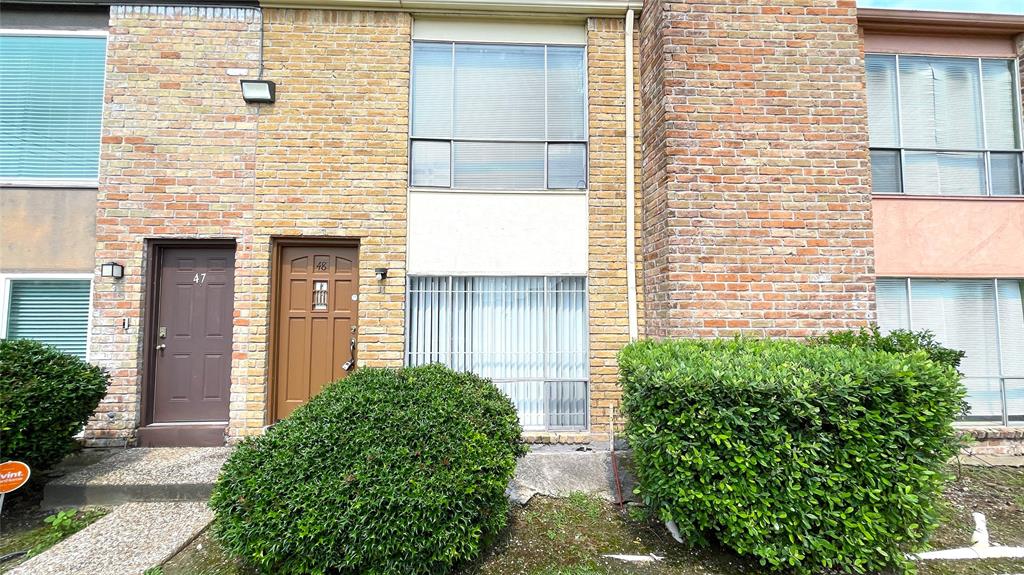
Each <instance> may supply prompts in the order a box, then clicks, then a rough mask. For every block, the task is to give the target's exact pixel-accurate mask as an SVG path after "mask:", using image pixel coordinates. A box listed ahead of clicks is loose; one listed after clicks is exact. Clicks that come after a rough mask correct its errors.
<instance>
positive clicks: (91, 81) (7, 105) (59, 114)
mask: <svg viewBox="0 0 1024 575" xmlns="http://www.w3.org/2000/svg"><path fill="white" fill-rule="evenodd" d="M105 50H106V38H88V37H80V36H74V37H71V36H68V37H56V36H3V35H0V118H2V119H3V121H0V178H3V179H7V180H18V179H26V180H29V179H69V180H95V179H96V177H97V173H98V170H99V153H100V119H101V116H102V111H103V66H104V56H105Z"/></svg>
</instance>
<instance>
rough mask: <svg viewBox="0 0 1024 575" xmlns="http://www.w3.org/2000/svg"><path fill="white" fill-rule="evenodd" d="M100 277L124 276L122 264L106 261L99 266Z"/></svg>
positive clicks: (119, 277) (118, 277)
mask: <svg viewBox="0 0 1024 575" xmlns="http://www.w3.org/2000/svg"><path fill="white" fill-rule="evenodd" d="M100 277H104V278H114V279H116V280H119V279H121V278H123V277H124V266H123V265H121V264H119V263H117V262H107V263H105V264H102V265H101V266H100Z"/></svg>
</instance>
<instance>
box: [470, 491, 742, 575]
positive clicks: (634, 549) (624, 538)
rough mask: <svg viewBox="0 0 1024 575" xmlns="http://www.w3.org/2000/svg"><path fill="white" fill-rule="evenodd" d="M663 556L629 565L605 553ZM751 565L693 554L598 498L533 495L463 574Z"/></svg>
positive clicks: (686, 574)
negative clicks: (559, 497) (495, 542)
mask: <svg viewBox="0 0 1024 575" xmlns="http://www.w3.org/2000/svg"><path fill="white" fill-rule="evenodd" d="M652 553H653V554H655V555H657V556H659V557H664V558H665V560H664V561H658V562H653V563H628V562H623V561H620V560H617V559H610V558H605V557H602V555H605V554H626V555H649V554H652ZM753 567H754V564H752V563H750V562H749V561H745V560H742V559H739V558H737V557H736V556H735V555H733V554H731V553H728V552H725V551H722V550H717V549H708V550H691V549H689V548H687V547H685V546H682V545H679V544H677V543H676V542H675V541H673V540H672V538H671V537H670V536H669V534H668V532H667V531H665V529H664V527H662V526H660V525H658V524H656V523H653V522H650V521H647V520H646V519H644V518H643V516H642V513H638V512H624V511H620V510H619V509H618V508H617V507H615V506H614V505H611V504H609V503H607V502H605V501H603V500H601V499H597V498H593V497H589V496H586V495H583V494H573V495H571V496H570V497H569V498H567V499H551V498H547V497H534V499H533V500H532V501H531V502H530V504H529V505H528V506H526V507H524V508H520V509H516V510H515V511H514V512H513V514H512V519H511V523H510V525H509V528H508V529H507V530H506V531H505V533H503V534H502V536H501V538H500V539H499V541H498V543H497V544H496V545H495V546H494V547H493V548H492V549H491V551H490V552H489V553H488V554H487V555H486V556H484V557H483V558H482V559H481V560H480V561H478V562H477V564H475V565H472V566H470V567H468V568H467V569H465V570H464V573H465V574H466V575H596V574H615V575H618V574H623V575H627V574H634V573H637V574H639V573H644V574H647V573H649V574H652V575H691V574H697V573H700V574H706V575H712V574H714V575H733V574H737V575H738V574H742V573H752V572H755V573H756V572H757V571H756V570H753V571H752V569H753Z"/></svg>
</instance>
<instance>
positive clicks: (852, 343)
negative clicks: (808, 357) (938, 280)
mask: <svg viewBox="0 0 1024 575" xmlns="http://www.w3.org/2000/svg"><path fill="white" fill-rule="evenodd" d="M811 341H812V342H813V343H818V344H825V345H839V346H842V347H859V348H863V349H877V350H879V351H888V352H889V353H909V352H913V351H916V350H918V349H920V350H923V351H924V352H925V353H927V354H928V357H930V358H931V360H932V361H937V362H939V363H944V364H946V365H949V366H950V367H952V368H953V369H958V368H959V367H960V361H961V360H962V359H963V358H964V355H966V354H965V353H964V352H962V351H960V350H959V349H952V348H948V347H943V346H942V345H941V344H939V342H937V341H935V336H934V335H933V334H932V332H930V331H909V330H905V329H897V330H893V331H891V332H889V333H888V334H885V335H883V334H882V332H881V330H879V329H878V326H877V325H873V326H871V327H870V328H862V329H861V330H859V331H833V332H829V333H827V334H826V335H823V336H821V337H816V338H812V339H811Z"/></svg>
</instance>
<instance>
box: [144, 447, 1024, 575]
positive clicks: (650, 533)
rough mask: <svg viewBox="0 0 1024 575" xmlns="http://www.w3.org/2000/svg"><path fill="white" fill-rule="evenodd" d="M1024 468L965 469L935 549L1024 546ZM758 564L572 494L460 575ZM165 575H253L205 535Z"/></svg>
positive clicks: (1003, 565) (941, 572)
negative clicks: (980, 526)
mask: <svg viewBox="0 0 1024 575" xmlns="http://www.w3.org/2000/svg"><path fill="white" fill-rule="evenodd" d="M1022 500H1024V468H1008V467H999V468H980V467H964V468H963V469H962V472H961V474H960V476H959V478H958V479H957V480H956V481H955V482H953V483H952V484H950V486H949V488H948V489H947V492H946V503H945V507H944V509H943V525H942V527H941V528H940V529H939V530H938V531H937V532H936V534H935V536H934V537H933V540H932V547H933V548H938V549H945V548H951V547H963V546H966V545H968V544H969V542H970V536H971V532H972V531H973V529H974V523H973V520H972V519H971V512H972V511H980V512H982V513H985V515H986V517H987V518H988V525H989V532H990V537H991V540H992V542H993V543H998V544H1001V545H1024V506H1022V505H1021V504H1022V502H1024V501H1022ZM612 553H615V554H630V555H647V554H651V553H653V554H655V555H658V556H661V557H665V560H664V561H659V562H655V563H626V562H622V561H619V560H615V559H608V558H604V557H602V555H604V554H612ZM919 569H920V573H921V575H1006V574H1013V573H1024V560H1012V559H1009V560H1008V559H999V560H985V561H922V562H920V563H919ZM763 572H764V571H763V569H762V568H761V567H760V566H759V565H758V564H757V563H755V562H751V561H748V560H744V559H741V558H739V557H736V556H735V555H734V554H732V553H731V552H729V551H727V550H722V549H717V548H710V549H692V548H689V547H687V546H685V545H679V544H677V543H676V542H675V541H673V540H672V538H671V537H670V536H669V534H668V533H667V532H666V531H665V529H664V527H663V526H661V525H660V524H658V523H656V522H652V521H649V520H648V519H647V518H646V517H645V513H644V510H643V509H642V508H638V507H630V508H627V509H626V510H620V509H619V508H618V507H616V506H614V505H612V504H609V503H607V502H605V501H603V500H601V499H597V498H594V497H590V496H587V495H585V494H582V493H574V494H573V495H571V496H570V497H568V498H566V499H552V498H547V497H535V498H534V499H533V500H532V501H531V502H530V504H529V505H527V506H525V507H518V508H516V509H515V510H514V511H513V513H512V517H511V518H510V524H509V527H508V528H507V529H506V530H505V531H504V532H503V533H502V534H501V535H500V536H499V538H498V541H497V542H496V543H495V545H494V546H493V547H492V548H491V550H490V551H489V552H488V553H487V554H486V555H485V556H484V557H482V558H481V559H480V560H479V561H477V562H476V563H474V564H473V565H469V566H467V567H466V568H465V569H463V570H462V572H461V575H698V574H700V575H740V574H744V575H747V574H758V573H763ZM152 574H154V575H155V574H159V575H252V572H250V571H248V570H246V569H244V568H243V567H242V566H241V565H240V564H239V563H238V562H237V561H235V560H234V559H232V558H231V557H229V556H228V555H227V554H226V553H224V551H223V550H222V549H221V548H220V546H219V545H218V544H217V542H216V541H214V540H213V539H212V538H211V537H210V535H209V534H208V533H204V534H203V535H201V536H200V537H199V538H197V539H196V540H195V541H193V542H192V544H191V545H189V546H188V547H186V548H185V549H184V550H182V552H181V553H179V554H178V555H177V556H175V557H174V558H172V559H171V560H170V561H169V562H168V563H167V564H165V565H164V566H163V567H162V569H161V570H160V571H153V572H152Z"/></svg>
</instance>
